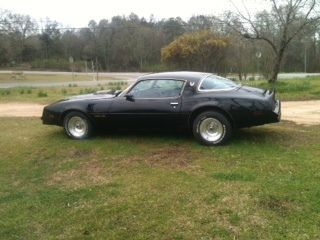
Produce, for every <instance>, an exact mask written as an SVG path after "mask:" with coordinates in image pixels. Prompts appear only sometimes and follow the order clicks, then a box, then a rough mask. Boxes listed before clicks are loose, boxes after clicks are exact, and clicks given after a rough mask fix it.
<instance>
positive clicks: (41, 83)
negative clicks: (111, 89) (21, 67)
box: [0, 79, 135, 88]
mask: <svg viewBox="0 0 320 240" xmlns="http://www.w3.org/2000/svg"><path fill="white" fill-rule="evenodd" d="M134 81H135V79H123V80H120V79H119V80H99V81H96V80H90V81H67V82H52V81H37V82H28V81H23V82H22V81H20V82H11V83H0V88H15V87H67V86H69V85H70V84H72V85H73V84H76V85H77V86H80V87H94V86H97V85H99V84H100V85H101V84H106V83H110V82H127V83H128V84H130V83H133V82H134Z"/></svg>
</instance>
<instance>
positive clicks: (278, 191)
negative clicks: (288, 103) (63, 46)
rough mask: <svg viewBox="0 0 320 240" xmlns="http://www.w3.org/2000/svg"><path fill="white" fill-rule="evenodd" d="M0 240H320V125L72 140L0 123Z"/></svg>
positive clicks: (30, 123) (15, 122) (33, 124)
mask: <svg viewBox="0 0 320 240" xmlns="http://www.w3.org/2000/svg"><path fill="white" fill-rule="evenodd" d="M0 132H1V137H0V214H1V218H0V238H1V239H69V238H72V239H294V240H296V239H319V238H320V184H319V183H320V157H319V156H320V135H319V132H320V126H312V127H301V126H297V125H294V124H292V123H289V122H282V123H280V124H275V125H268V126H262V127H256V128H251V129H244V130H241V131H239V132H237V133H236V135H235V137H234V138H233V140H232V141H231V142H230V143H229V144H228V145H227V146H223V147H204V146H201V145H198V144H197V143H196V142H195V141H194V140H193V138H192V137H191V136H189V135H185V134H177V133H171V134H164V133H162V134H155V133H152V134H150V133H149V134H147V133H145V134H142V133H140V134H137V133H135V134H134V133H121V134H117V135H116V134H110V135H102V136H97V137H95V138H93V139H91V140H86V141H72V140H69V139H68V138H66V137H65V135H64V133H63V131H62V129H61V128H58V127H54V126H43V125H42V124H41V122H40V120H39V119H36V118H2V119H0Z"/></svg>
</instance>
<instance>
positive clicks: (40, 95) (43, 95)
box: [38, 90, 48, 97]
mask: <svg viewBox="0 0 320 240" xmlns="http://www.w3.org/2000/svg"><path fill="white" fill-rule="evenodd" d="M38 97H48V94H47V93H46V92H43V91H42V90H40V91H39V92H38Z"/></svg>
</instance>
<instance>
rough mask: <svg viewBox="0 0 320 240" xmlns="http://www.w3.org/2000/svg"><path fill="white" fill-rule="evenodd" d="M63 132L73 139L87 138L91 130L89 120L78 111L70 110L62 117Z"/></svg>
mask: <svg viewBox="0 0 320 240" xmlns="http://www.w3.org/2000/svg"><path fill="white" fill-rule="evenodd" d="M63 128H64V131H65V133H66V134H67V135H68V136H69V137H70V138H73V139H85V138H88V137H89V136H90V135H91V134H92V131H93V128H92V124H91V122H90V120H89V119H88V118H87V117H86V116H85V115H84V114H83V113H80V112H70V113H68V114H67V115H66V116H65V117H64V119H63Z"/></svg>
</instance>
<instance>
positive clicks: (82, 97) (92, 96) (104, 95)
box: [61, 93, 115, 101]
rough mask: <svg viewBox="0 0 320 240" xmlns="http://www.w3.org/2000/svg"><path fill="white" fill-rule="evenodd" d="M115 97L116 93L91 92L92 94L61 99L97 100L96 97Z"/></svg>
mask: <svg viewBox="0 0 320 240" xmlns="http://www.w3.org/2000/svg"><path fill="white" fill-rule="evenodd" d="M114 97H115V95H114V94H101V93H91V94H82V95H76V96H70V97H67V98H64V99H62V100H61V101H78V100H95V99H101V98H114Z"/></svg>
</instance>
